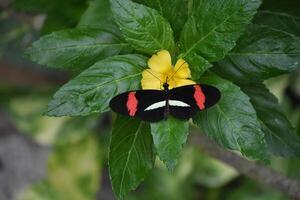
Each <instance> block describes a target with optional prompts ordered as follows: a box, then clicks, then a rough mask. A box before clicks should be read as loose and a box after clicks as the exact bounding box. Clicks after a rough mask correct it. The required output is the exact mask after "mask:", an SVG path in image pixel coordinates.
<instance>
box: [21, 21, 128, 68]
mask: <svg viewBox="0 0 300 200" xmlns="http://www.w3.org/2000/svg"><path fill="white" fill-rule="evenodd" d="M128 48H129V45H128V44H127V43H126V42H124V41H123V40H122V39H121V36H120V35H119V34H118V32H114V30H113V28H110V27H108V26H107V27H105V28H77V29H69V30H63V31H58V32H54V33H52V34H49V35H46V36H44V37H42V38H41V39H40V40H38V41H36V42H34V43H33V45H32V46H31V47H30V48H29V49H27V51H26V54H27V55H28V56H29V57H30V59H31V60H32V61H34V62H37V63H39V64H42V65H47V66H49V67H52V68H63V69H73V70H75V69H76V70H80V69H84V68H87V67H90V66H91V65H92V64H94V63H95V62H97V61H99V60H101V59H103V58H106V57H109V56H113V55H117V54H120V53H127V51H130V50H129V49H128Z"/></svg>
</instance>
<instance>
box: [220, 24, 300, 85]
mask: <svg viewBox="0 0 300 200" xmlns="http://www.w3.org/2000/svg"><path fill="white" fill-rule="evenodd" d="M274 41H275V42H274ZM298 68H300V38H297V37H294V36H293V35H290V34H287V33H284V32H281V31H278V30H275V29H271V28H269V27H266V26H255V25H253V26H249V28H248V30H247V32H246V34H245V35H243V36H242V37H241V38H240V40H239V42H238V45H237V46H236V47H235V48H234V49H233V51H232V52H230V53H229V54H228V55H227V57H226V58H225V59H224V60H222V61H220V62H218V64H217V65H216V68H215V69H214V71H215V72H216V73H218V74H220V75H221V76H223V77H225V78H226V79H229V80H232V81H234V82H260V81H263V80H266V79H268V78H271V77H274V76H278V75H281V74H285V73H289V72H291V71H294V70H296V69H298Z"/></svg>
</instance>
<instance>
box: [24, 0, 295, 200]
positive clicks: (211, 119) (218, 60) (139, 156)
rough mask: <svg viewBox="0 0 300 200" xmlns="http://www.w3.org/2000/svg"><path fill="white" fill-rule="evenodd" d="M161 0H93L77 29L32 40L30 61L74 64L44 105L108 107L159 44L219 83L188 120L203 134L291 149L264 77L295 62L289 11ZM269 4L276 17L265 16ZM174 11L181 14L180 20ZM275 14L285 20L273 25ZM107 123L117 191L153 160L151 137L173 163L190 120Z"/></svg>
mask: <svg viewBox="0 0 300 200" xmlns="http://www.w3.org/2000/svg"><path fill="white" fill-rule="evenodd" d="M67 2H68V1H67ZM136 2H138V3H136ZM166 2H169V1H159V0H158V1H155V3H153V2H152V1H146V0H145V1H144V0H136V1H135V2H133V1H131V0H111V1H108V0H102V1H101V0H96V1H94V2H92V3H90V5H89V7H88V9H87V10H86V12H85V13H84V14H83V16H82V18H81V20H80V22H79V25H78V26H77V27H76V28H72V29H67V30H61V31H57V32H54V33H52V34H49V35H46V36H44V37H42V38H41V39H40V40H38V41H37V42H35V43H33V45H32V46H31V47H30V48H29V49H28V50H27V52H26V53H27V54H28V55H29V57H30V58H31V59H32V60H33V61H35V62H37V63H40V64H44V65H47V66H49V67H55V68H59V69H70V70H76V71H81V73H80V74H79V75H78V76H76V77H75V78H73V79H72V80H70V81H69V82H68V83H66V84H65V85H64V86H63V87H62V88H60V89H59V90H58V91H57V92H56V94H55V95H54V98H53V99H52V100H51V102H50V103H49V106H48V111H47V114H48V115H51V116H85V115H90V114H92V113H103V112H106V111H108V102H109V101H110V99H111V98H112V97H113V96H114V95H116V94H119V93H121V92H125V91H128V90H133V89H139V88H140V81H141V71H142V70H143V69H144V67H145V66H146V62H147V59H148V58H149V55H151V54H153V53H156V52H158V51H160V50H163V49H166V50H169V51H170V52H171V53H172V56H173V57H178V58H184V59H186V60H187V61H188V62H189V64H190V65H191V71H192V77H193V79H194V80H200V82H206V83H209V84H211V85H214V86H216V87H217V88H219V89H220V90H221V91H222V99H221V101H220V102H219V103H218V104H217V105H216V106H215V107H213V108H211V109H209V110H207V111H205V112H201V113H200V114H199V115H197V116H196V117H195V118H194V119H193V121H194V123H195V124H196V125H197V126H199V127H201V128H202V129H203V131H204V132H205V134H207V135H209V136H210V137H211V138H213V139H214V140H216V141H217V142H218V143H219V144H221V145H223V146H224V147H225V148H229V149H233V150H237V151H239V152H241V153H242V154H243V155H244V156H246V157H248V158H250V159H254V160H263V161H265V160H268V159H269V156H271V155H280V156H297V155H299V152H300V141H299V138H298V137H297V136H296V134H295V132H294V129H293V128H292V126H291V124H290V122H289V121H288V120H287V118H286V117H285V114H284V113H283V111H282V109H280V105H279V103H278V101H277V99H276V98H275V97H274V96H273V95H272V94H271V93H270V92H269V91H268V90H267V89H266V88H265V86H264V83H263V81H265V80H267V79H269V78H271V77H274V76H278V75H282V74H286V73H290V72H292V71H294V70H297V69H299V68H300V52H299V46H300V45H299V41H300V39H299V32H298V30H297V28H295V29H294V28H293V26H295V27H296V25H297V24H298V21H299V20H298V19H299V16H296V15H295V13H296V12H295V13H285V12H286V11H285V10H284V9H283V10H280V9H278V8H280V6H276V4H277V2H272V6H270V5H269V4H268V1H266V2H265V3H264V4H263V5H262V9H263V10H262V11H260V10H259V11H258V8H259V6H260V5H261V2H260V1H259V0H199V1H196V0H194V1H192V0H190V1H179V0H178V1H171V3H172V5H170V4H171V3H166ZM100 5H103V6H100ZM110 6H111V7H110ZM104 8H105V9H104ZM283 8H284V7H283ZM274 10H275V11H274ZM257 11H258V15H256V16H255V14H256V13H257ZM270 12H276V15H277V16H278V17H277V18H272V20H267V18H264V15H265V14H266V13H267V14H269V13H270ZM174 13H180V15H181V16H183V17H182V18H181V19H180V20H179V19H178V17H174ZM272 14H273V13H272ZM253 17H254V21H252V19H253ZM275 20H278V22H275ZM281 20H284V22H285V24H286V25H287V26H288V28H287V29H284V30H283V29H282V28H280V27H278V26H277V25H276V23H277V24H278V23H279V22H281ZM251 22H253V23H254V24H251ZM295 24H296V25H295ZM274 41H276V42H274ZM119 54H126V55H119ZM176 60H177V59H176ZM113 130H114V131H113V133H112V140H111V147H110V148H111V149H110V157H109V163H110V173H111V179H112V186H113V189H114V192H115V194H116V196H117V197H118V198H120V199H122V198H123V197H124V196H125V195H126V194H127V193H128V192H129V191H130V190H132V189H134V188H136V187H137V186H138V185H139V183H140V182H141V181H142V180H143V179H144V178H145V176H146V174H147V173H148V172H149V170H150V169H151V168H152V166H153V160H152V159H153V157H154V155H153V154H154V153H153V151H152V148H153V146H154V147H155V152H156V153H157V155H158V156H159V157H160V159H161V160H162V161H163V162H164V163H165V164H167V166H168V168H169V169H174V168H175V166H176V162H177V159H178V158H179V155H180V152H181V151H182V145H184V143H185V142H186V139H187V135H188V123H187V122H179V121H177V120H174V119H172V118H170V119H169V120H168V121H165V122H161V123H158V124H151V125H150V126H149V124H147V123H144V122H140V121H138V120H131V119H126V118H123V117H117V120H116V121H115V123H114V127H113ZM283 130H285V131H284V132H283ZM150 132H151V134H152V137H151V134H150ZM283 133H284V134H283ZM152 140H153V141H152ZM124 181H125V182H124ZM237 196H238V195H237ZM229 199H230V198H229Z"/></svg>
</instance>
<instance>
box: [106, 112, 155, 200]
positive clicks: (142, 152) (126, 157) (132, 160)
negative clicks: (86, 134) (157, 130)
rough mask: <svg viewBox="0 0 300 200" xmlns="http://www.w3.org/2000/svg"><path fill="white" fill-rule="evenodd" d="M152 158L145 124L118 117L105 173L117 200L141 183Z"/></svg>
mask: <svg viewBox="0 0 300 200" xmlns="http://www.w3.org/2000/svg"><path fill="white" fill-rule="evenodd" d="M154 158H155V157H154V152H153V141H152V137H151V134H150V126H149V124H148V123H145V122H142V121H140V120H137V119H133V118H129V117H122V116H118V117H117V120H116V122H115V124H114V127H113V131H112V139H111V144H110V152H109V173H110V178H111V182H112V187H113V190H114V193H115V194H116V195H117V197H118V198H120V199H121V198H123V197H124V195H126V194H127V193H128V192H129V191H130V190H133V189H135V188H136V187H137V186H138V185H139V184H140V183H141V182H142V181H143V180H144V178H145V177H146V175H147V174H148V172H149V171H150V169H152V167H153V165H154Z"/></svg>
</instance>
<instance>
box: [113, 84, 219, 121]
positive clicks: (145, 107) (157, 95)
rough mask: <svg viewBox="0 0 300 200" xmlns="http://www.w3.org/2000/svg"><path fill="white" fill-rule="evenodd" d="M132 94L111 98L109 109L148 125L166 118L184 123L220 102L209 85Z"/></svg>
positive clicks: (140, 91)
mask: <svg viewBox="0 0 300 200" xmlns="http://www.w3.org/2000/svg"><path fill="white" fill-rule="evenodd" d="M163 87H164V90H136V91H129V92H125V93H122V94H119V95H117V96H115V97H114V98H113V99H112V100H111V101H110V104H109V105H110V108H111V109H112V110H113V111H115V112H116V113H119V114H122V115H126V116H129V117H137V118H140V119H141V120H144V121H148V122H158V121H161V120H163V119H166V118H167V117H168V115H169V114H171V115H172V116H174V117H175V118H178V119H181V120H188V119H189V118H191V117H193V116H194V115H195V114H196V113H197V112H199V111H203V110H205V109H207V108H209V107H211V106H213V105H215V104H216V103H217V102H218V101H219V99H220V98H221V93H220V91H219V90H218V89H217V88H215V87H213V86H210V85H205V84H195V85H187V86H182V87H178V88H173V89H171V90H169V85H168V83H167V82H166V83H164V84H163Z"/></svg>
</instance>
